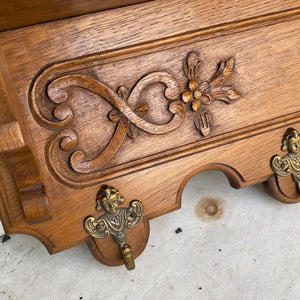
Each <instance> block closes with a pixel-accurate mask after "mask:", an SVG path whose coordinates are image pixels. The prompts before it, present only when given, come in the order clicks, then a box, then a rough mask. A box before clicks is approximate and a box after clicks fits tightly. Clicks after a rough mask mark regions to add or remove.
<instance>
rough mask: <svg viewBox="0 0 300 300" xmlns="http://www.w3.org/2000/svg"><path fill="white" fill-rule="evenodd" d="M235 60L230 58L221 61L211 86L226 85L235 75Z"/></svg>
mask: <svg viewBox="0 0 300 300" xmlns="http://www.w3.org/2000/svg"><path fill="white" fill-rule="evenodd" d="M233 67H234V58H233V57H230V58H229V59H227V60H222V61H220V63H219V65H218V67H217V71H216V73H215V75H214V76H213V77H212V79H211V81H210V84H211V86H219V85H221V84H223V83H225V82H226V81H227V80H228V79H229V77H230V76H231V74H232V73H233Z"/></svg>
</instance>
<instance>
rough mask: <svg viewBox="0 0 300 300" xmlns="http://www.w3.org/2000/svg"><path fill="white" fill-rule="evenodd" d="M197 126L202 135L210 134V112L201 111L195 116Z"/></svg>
mask: <svg viewBox="0 0 300 300" xmlns="http://www.w3.org/2000/svg"><path fill="white" fill-rule="evenodd" d="M194 122H195V126H196V128H197V130H198V131H199V132H200V134H201V135H203V136H204V137H206V136H209V135H210V132H211V128H212V122H211V117H210V114H209V112H207V111H206V112H201V111H200V112H199V113H198V114H197V116H196V117H195V121H194Z"/></svg>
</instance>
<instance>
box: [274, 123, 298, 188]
mask: <svg viewBox="0 0 300 300" xmlns="http://www.w3.org/2000/svg"><path fill="white" fill-rule="evenodd" d="M281 150H282V151H288V153H287V154H286V155H285V156H283V157H280V156H278V155H276V156H275V157H274V158H273V159H272V162H271V166H272V169H273V171H274V172H275V173H276V174H277V175H279V176H288V175H292V176H293V179H294V181H295V183H296V186H297V190H298V193H299V194H300V135H299V132H298V131H297V130H296V129H294V128H288V129H287V131H286V132H285V134H284V136H283V139H282V147H281Z"/></svg>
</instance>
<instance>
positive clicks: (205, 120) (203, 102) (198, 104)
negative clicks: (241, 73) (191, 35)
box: [181, 52, 240, 137]
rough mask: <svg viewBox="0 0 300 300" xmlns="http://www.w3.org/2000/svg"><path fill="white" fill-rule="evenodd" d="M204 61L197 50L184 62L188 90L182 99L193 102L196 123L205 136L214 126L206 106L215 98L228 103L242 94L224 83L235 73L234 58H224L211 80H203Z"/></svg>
mask: <svg viewBox="0 0 300 300" xmlns="http://www.w3.org/2000/svg"><path fill="white" fill-rule="evenodd" d="M201 67H202V62H201V60H200V59H199V55H198V54H197V53H196V52H191V53H190V54H189V55H188V56H187V59H186V62H185V64H184V72H185V75H186V76H187V78H188V79H189V81H188V90H186V91H184V92H183V93H182V96H181V97H182V100H183V102H185V103H191V108H192V110H193V111H194V112H196V116H195V125H196V128H197V130H198V131H199V132H200V133H201V134H202V135H203V136H205V137H206V136H209V135H210V133H211V128H212V118H211V116H210V113H209V112H208V110H207V108H205V106H208V105H210V104H211V103H212V101H214V100H219V101H223V102H225V103H227V104H230V103H232V102H233V101H235V100H237V99H239V98H240V94H239V93H238V92H237V91H235V90H234V89H233V87H232V86H230V85H224V84H225V83H226V81H227V80H228V79H229V77H230V76H231V75H232V73H233V67H234V58H233V57H230V58H229V59H227V60H222V61H220V63H219V64H218V67H217V71H216V72H215V74H214V75H213V77H212V78H211V79H210V80H209V81H202V80H201Z"/></svg>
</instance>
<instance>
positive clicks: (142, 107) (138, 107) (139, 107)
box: [134, 102, 148, 114]
mask: <svg viewBox="0 0 300 300" xmlns="http://www.w3.org/2000/svg"><path fill="white" fill-rule="evenodd" d="M134 111H135V112H139V113H142V114H145V113H147V112H148V106H147V104H146V103H144V102H139V103H138V104H137V105H136V107H135V109H134Z"/></svg>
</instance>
